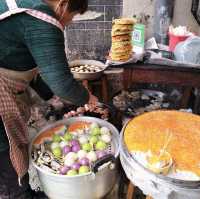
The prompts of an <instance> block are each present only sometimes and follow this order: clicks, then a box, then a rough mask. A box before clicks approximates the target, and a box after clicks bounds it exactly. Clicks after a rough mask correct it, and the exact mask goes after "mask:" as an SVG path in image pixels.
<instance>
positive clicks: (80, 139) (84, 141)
mask: <svg viewBox="0 0 200 199" xmlns="http://www.w3.org/2000/svg"><path fill="white" fill-rule="evenodd" d="M78 140H79V142H80V143H81V144H85V143H87V142H88V138H87V136H85V135H82V136H81V137H80V138H79V139H78Z"/></svg>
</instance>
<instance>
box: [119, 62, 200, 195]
mask: <svg viewBox="0 0 200 199" xmlns="http://www.w3.org/2000/svg"><path fill="white" fill-rule="evenodd" d="M117 68H123V70H124V71H123V87H124V89H127V88H129V87H130V86H131V85H132V84H134V83H156V84H165V85H174V86H178V87H179V86H180V87H183V88H184V91H183V97H182V100H181V104H180V108H187V105H188V100H189V98H190V95H191V93H192V89H193V88H200V67H199V68H192V67H174V66H161V65H149V64H126V65H123V66H117ZM199 93H200V92H199ZM199 102H200V94H198V95H197V97H196V100H195V106H194V110H193V111H194V112H195V113H197V112H198V104H199ZM134 190H135V188H134V185H133V184H131V183H129V186H128V192H127V196H126V198H127V199H132V198H133V195H134ZM146 199H151V197H150V196H147V197H146Z"/></svg>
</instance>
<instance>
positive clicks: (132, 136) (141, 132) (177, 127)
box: [124, 111, 200, 176]
mask: <svg viewBox="0 0 200 199" xmlns="http://www.w3.org/2000/svg"><path fill="white" fill-rule="evenodd" d="M169 134H171V135H172V136H171V139H170V141H169V145H168V147H167V149H166V151H168V152H169V153H170V154H171V156H172V158H173V161H174V163H175V168H176V169H179V170H186V171H191V172H194V173H196V174H197V175H198V176H200V116H197V115H194V114H191V113H185V112H179V111H154V112H150V113H145V114H143V115H140V116H138V117H136V118H134V119H132V120H131V121H130V122H129V123H128V125H127V126H126V128H125V132H124V141H125V144H126V146H127V148H128V150H129V152H131V151H142V152H147V151H148V150H151V151H153V152H155V153H156V152H159V151H160V150H161V149H162V148H163V146H164V144H165V143H166V142H167V139H168V137H169Z"/></svg>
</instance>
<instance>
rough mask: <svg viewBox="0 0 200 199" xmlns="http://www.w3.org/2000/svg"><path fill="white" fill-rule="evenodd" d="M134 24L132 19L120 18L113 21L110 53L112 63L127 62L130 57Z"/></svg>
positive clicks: (134, 21)
mask: <svg viewBox="0 0 200 199" xmlns="http://www.w3.org/2000/svg"><path fill="white" fill-rule="evenodd" d="M135 23H136V20H135V19H134V18H121V19H115V20H114V21H113V26H112V32H111V35H112V46H111V52H110V57H111V59H112V60H113V61H127V60H128V59H129V58H130V57H131V56H132V42H131V35H132V32H133V27H134V24H135Z"/></svg>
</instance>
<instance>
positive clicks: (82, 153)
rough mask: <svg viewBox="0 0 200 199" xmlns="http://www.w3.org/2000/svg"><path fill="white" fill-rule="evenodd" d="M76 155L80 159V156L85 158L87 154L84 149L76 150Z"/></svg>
mask: <svg viewBox="0 0 200 199" xmlns="http://www.w3.org/2000/svg"><path fill="white" fill-rule="evenodd" d="M77 155H78V158H79V159H82V158H85V157H86V156H87V152H86V151H84V150H80V151H78V153H77Z"/></svg>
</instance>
